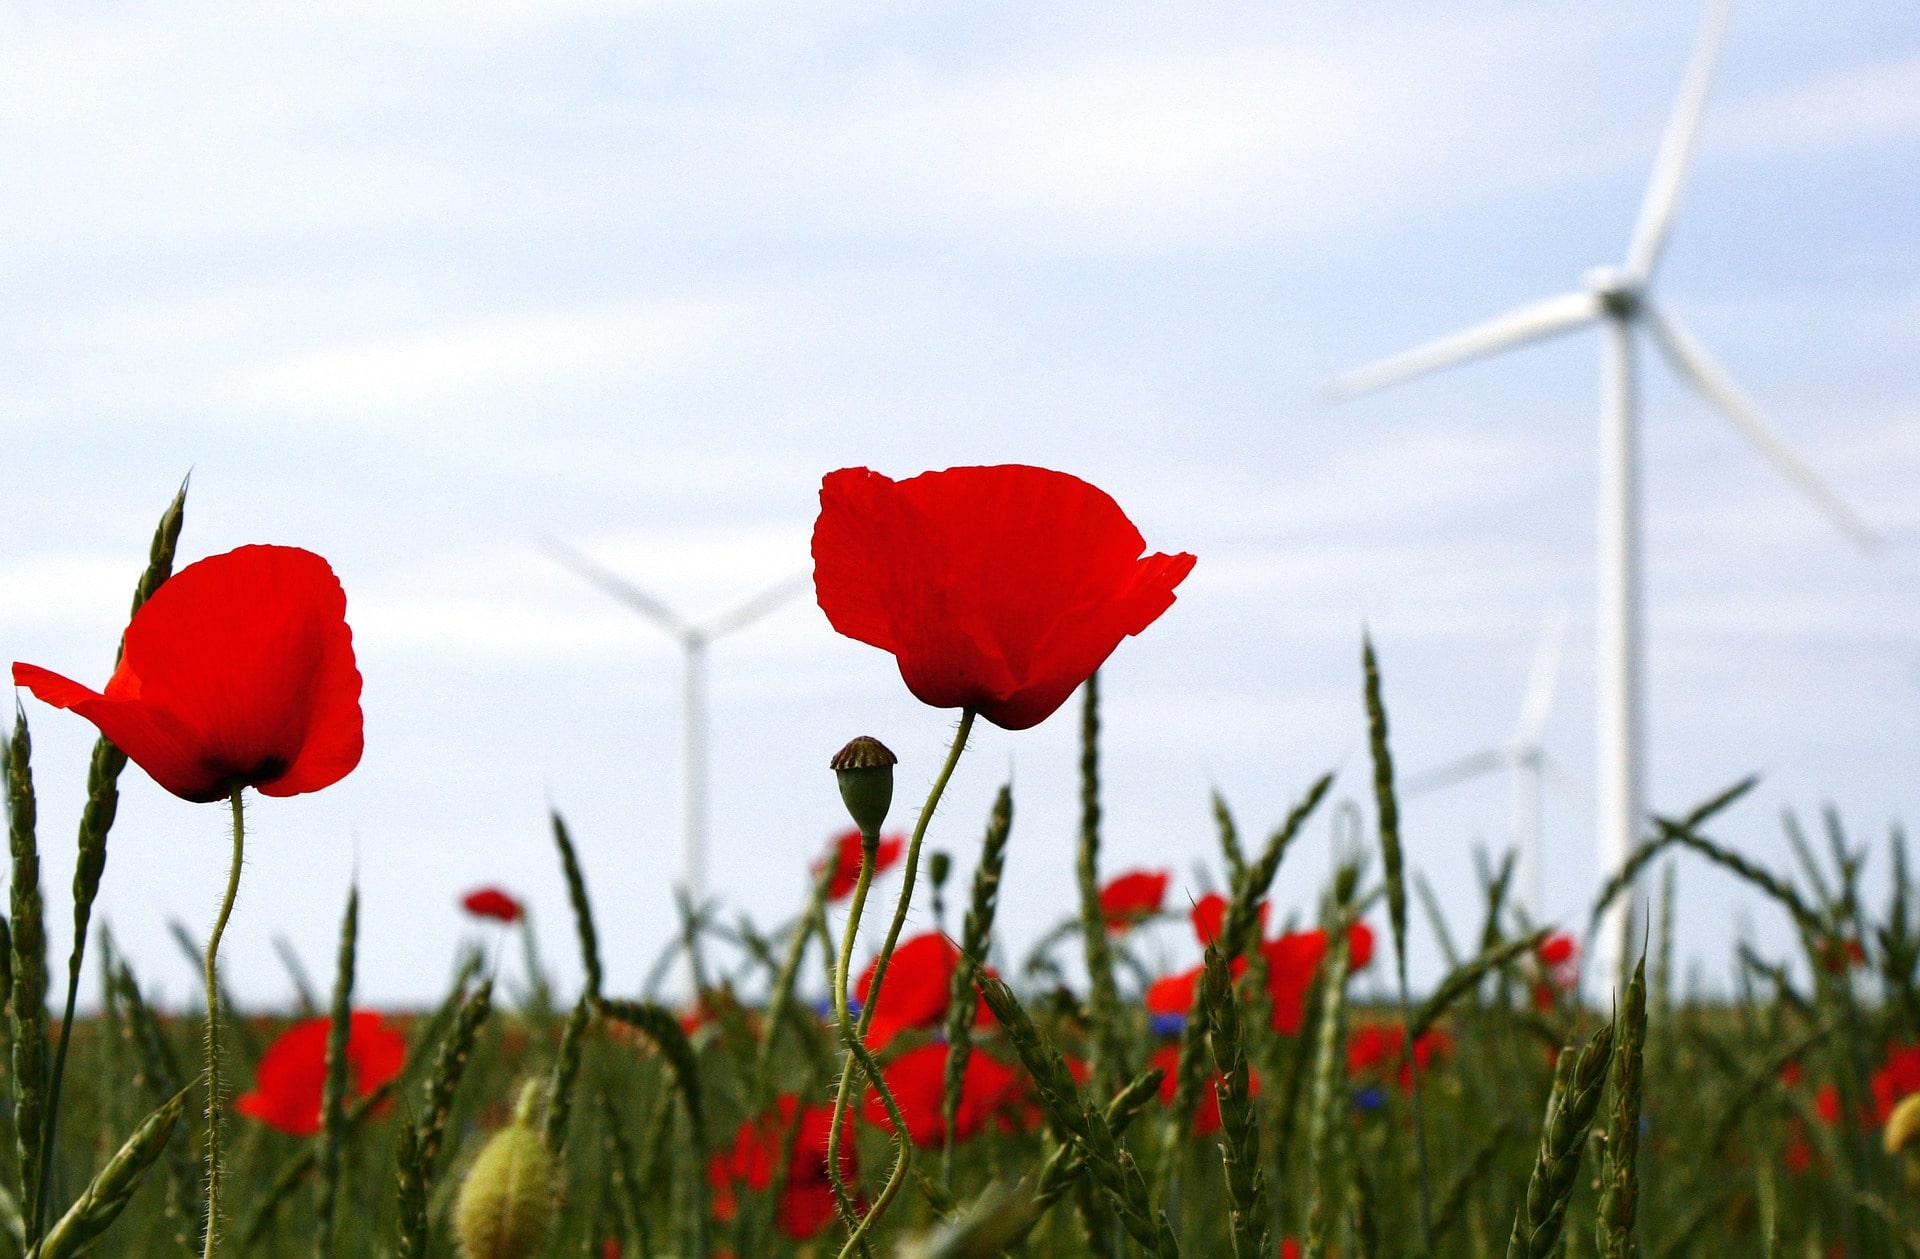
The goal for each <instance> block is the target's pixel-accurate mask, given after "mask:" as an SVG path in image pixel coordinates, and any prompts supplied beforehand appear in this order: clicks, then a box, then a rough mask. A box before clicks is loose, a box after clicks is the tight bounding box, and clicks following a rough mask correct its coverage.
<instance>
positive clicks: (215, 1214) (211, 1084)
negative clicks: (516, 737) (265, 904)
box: [201, 787, 246, 1259]
mask: <svg viewBox="0 0 1920 1259" xmlns="http://www.w3.org/2000/svg"><path fill="white" fill-rule="evenodd" d="M242 790H243V789H242V788H240V787H235V788H234V789H233V794H232V795H231V796H230V797H229V800H230V802H231V803H232V805H233V862H232V864H231V865H230V866H229V867H228V868H227V894H226V895H225V896H224V897H222V898H221V900H220V915H219V917H217V918H215V919H214V920H213V933H212V934H211V935H209V936H208V937H207V1242H206V1248H205V1249H204V1250H203V1251H202V1252H201V1253H202V1255H203V1256H204V1259H214V1252H215V1251H216V1249H217V1248H218V1245H219V1239H220V1115H221V1102H220V972H219V969H218V960H219V957H220V937H221V936H222V935H224V934H226V930H227V919H228V917H229V916H231V915H232V913H233V898H234V897H235V896H236V895H237V894H238V893H239V891H240V863H241V859H242V858H243V857H244V856H245V854H246V824H245V822H244V821H243V820H242V814H241V807H240V792H241V791H242Z"/></svg>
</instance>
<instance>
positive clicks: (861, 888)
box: [827, 708, 974, 1259]
mask: <svg viewBox="0 0 1920 1259" xmlns="http://www.w3.org/2000/svg"><path fill="white" fill-rule="evenodd" d="M973 719H974V711H973V709H971V708H967V709H963V710H961V713H960V728H959V729H958V730H955V731H954V732H953V745H952V746H951V747H949V748H948V749H947V759H946V762H945V763H944V764H943V765H941V766H940V773H939V774H938V775H936V776H935V778H934V780H933V786H932V787H931V788H929V789H928V791H927V802H926V803H925V804H923V805H921V806H920V816H919V817H917V818H915V819H914V823H913V837H912V838H911V839H910V840H908V841H907V858H906V861H905V862H904V863H903V872H902V874H901V878H900V899H899V901H898V902H897V903H896V904H895V905H894V910H893V921H892V923H890V924H889V925H888V927H887V938H886V940H885V941H883V942H882V943H881V945H880V952H879V955H878V956H876V957H875V958H874V960H873V980H872V982H870V983H869V984H868V985H867V995H866V999H865V1000H864V1001H862V1002H861V1004H860V1022H859V1025H858V1026H857V1027H851V1035H849V1029H850V1024H849V1021H848V1014H847V970H848V967H849V966H850V965H851V964H852V961H853V937H854V934H855V933H856V932H857V931H858V930H859V927H860V909H861V906H862V905H863V904H865V902H866V892H867V884H868V883H870V882H872V878H873V855H872V854H873V848H874V845H875V844H876V843H877V839H878V836H877V835H876V836H875V837H874V838H873V839H869V838H868V837H866V836H862V837H861V845H862V852H861V858H860V881H859V882H858V883H856V884H855V885H854V900H853V905H852V907H851V908H850V909H849V910H848V913H847V933H846V935H845V936H844V937H843V938H842V939H841V941H840V966H839V969H838V970H837V971H836V972H835V974H834V981H833V1012H834V1016H835V1017H836V1018H837V1019H838V1020H839V1023H840V1034H841V1038H842V1039H843V1040H846V1041H847V1042H848V1044H847V1060H846V1063H845V1065H844V1066H843V1067H842V1069H841V1071H840V1090H839V1093H838V1094H837V1095H836V1096H835V1097H834V1099H833V1126H832V1127H830V1128H828V1129H827V1172H828V1175H829V1177H830V1178H831V1179H833V1181H834V1183H835V1196H836V1197H837V1198H844V1196H845V1189H844V1187H843V1186H841V1185H840V1183H839V1178H840V1173H839V1166H840V1126H841V1124H843V1123H844V1122H845V1121H846V1116H847V1107H848V1105H849V1104H850V1103H851V1102H852V1100H853V1081H854V1076H855V1074H856V1071H857V1068H858V1065H859V1062H858V1060H859V1058H860V1057H861V1055H860V1054H859V1053H858V1052H857V1050H858V1049H859V1047H860V1046H859V1045H856V1044H855V1043H854V1042H856V1041H858V1042H864V1041H865V1040H866V1036H867V1028H868V1027H869V1026H871V1025H872V1023H873V1012H874V1010H875V1009H876V1008H878V1006H879V1004H880V985H881V983H882V982H883V981H885V979H886V977H887V965H888V963H889V962H891V961H892V960H893V946H894V944H895V943H896V942H897V941H898V940H899V939H900V932H901V930H902V928H904V927H905V926H906V923H907V910H908V909H909V908H910V907H911V906H912V904H913V882H914V875H915V874H916V873H917V872H918V870H919V868H920V843H921V841H922V840H924V839H925V838H926V836H927V823H929V822H930V821H932V820H933V813H934V810H935V809H937V808H939V807H940V797H941V796H942V795H944V794H945V793H946V790H947V781H948V780H949V779H951V778H952V777H953V767H954V766H955V765H957V764H959V763H960V753H961V752H963V751H965V750H966V746H967V736H968V735H969V734H971V733H972V732H973ZM873 1083H874V1087H875V1088H877V1089H879V1090H880V1094H881V1100H882V1101H883V1102H885V1101H887V1100H888V1096H887V1087H886V1084H885V1082H884V1081H882V1080H881V1079H880V1078H879V1076H878V1075H875V1076H874V1081H873ZM894 1150H895V1154H894V1162H893V1171H892V1172H891V1173H890V1174H889V1175H888V1176H887V1183H886V1185H885V1187H884V1188H882V1189H881V1190H880V1196H879V1197H878V1198H875V1199H874V1201H873V1206H872V1208H871V1209H869V1210H868V1212H867V1214H866V1215H865V1216H864V1217H862V1218H861V1220H860V1222H859V1223H858V1224H857V1225H855V1226H854V1227H853V1228H852V1230H851V1231H850V1232H849V1234H848V1237H847V1244H846V1245H845V1246H843V1247H841V1250H840V1259H847V1256H848V1255H851V1254H853V1253H854V1252H855V1251H860V1250H864V1249H865V1248H866V1235H867V1233H868V1231H869V1230H870V1229H871V1228H872V1227H873V1222H874V1221H875V1220H877V1219H879V1218H880V1216H881V1214H882V1213H883V1212H884V1211H886V1209H887V1207H888V1206H889V1205H891V1203H892V1202H893V1199H894V1196H895V1195H896V1194H898V1193H899V1192H900V1186H901V1184H903V1183H904V1182H905V1180H906V1177H907V1169H908V1168H909V1167H910V1166H911V1165H912V1163H913V1143H912V1142H910V1141H908V1140H907V1139H906V1130H905V1128H904V1127H902V1128H900V1129H899V1130H898V1131H897V1132H896V1133H895V1139H894Z"/></svg>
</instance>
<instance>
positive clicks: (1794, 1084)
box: [1780, 1062, 1805, 1089]
mask: <svg viewBox="0 0 1920 1259" xmlns="http://www.w3.org/2000/svg"><path fill="white" fill-rule="evenodd" d="M1804 1074H1805V1072H1804V1070H1803V1069H1802V1068H1801V1066H1800V1064H1799V1063H1797V1062H1789V1063H1788V1064H1787V1065H1786V1066H1784V1067H1781V1068H1780V1083H1782V1084H1784V1085H1786V1086H1787V1087H1788V1088H1790V1089H1797V1088H1799V1087H1800V1078H1801V1076H1802V1075H1804Z"/></svg>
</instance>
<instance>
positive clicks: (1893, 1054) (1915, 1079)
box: [1873, 1045, 1920, 1128]
mask: <svg viewBox="0 0 1920 1259" xmlns="http://www.w3.org/2000/svg"><path fill="white" fill-rule="evenodd" d="M1909 1093H1920V1045H1889V1046H1888V1047H1887V1058H1886V1062H1885V1063H1884V1064H1883V1065H1882V1066H1881V1068H1880V1069H1879V1070H1878V1071H1876V1072H1874V1073H1873V1109H1874V1121H1875V1123H1876V1124H1878V1125H1879V1126H1880V1127H1883V1128H1884V1127H1885V1126H1886V1123H1887V1119H1888V1118H1889V1117H1890V1116H1891V1115H1892V1114H1893V1107H1894V1104H1895V1103H1896V1102H1898V1101H1899V1100H1900V1099H1901V1098H1903V1097H1905V1096H1906V1095H1907V1094H1909Z"/></svg>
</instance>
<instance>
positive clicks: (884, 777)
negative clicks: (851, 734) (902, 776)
mask: <svg viewBox="0 0 1920 1259" xmlns="http://www.w3.org/2000/svg"><path fill="white" fill-rule="evenodd" d="M898 759H899V758H897V757H896V756H894V754H893V753H892V752H889V751H888V750H887V745H886V744H884V743H882V742H880V740H878V739H876V738H873V737H872V736H871V735H864V734H863V735H861V736H860V737H859V738H857V739H855V740H854V741H853V742H851V743H849V744H847V746H845V747H843V748H841V749H840V750H839V751H838V752H835V753H834V754H833V760H832V761H830V762H828V763H829V764H830V765H831V766H832V767H833V773H834V776H835V777H836V778H838V779H839V780H840V799H841V800H843V801H845V802H846V806H847V812H848V813H849V814H850V815H851V816H852V817H853V824H854V825H855V826H857V827H859V828H860V833H861V834H862V835H865V836H869V837H871V836H875V835H878V834H879V833H880V825H881V823H883V822H885V821H886V820H887V810H888V809H890V808H892V807H893V767H894V765H895V764H896V763H897V762H898Z"/></svg>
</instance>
